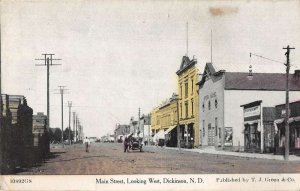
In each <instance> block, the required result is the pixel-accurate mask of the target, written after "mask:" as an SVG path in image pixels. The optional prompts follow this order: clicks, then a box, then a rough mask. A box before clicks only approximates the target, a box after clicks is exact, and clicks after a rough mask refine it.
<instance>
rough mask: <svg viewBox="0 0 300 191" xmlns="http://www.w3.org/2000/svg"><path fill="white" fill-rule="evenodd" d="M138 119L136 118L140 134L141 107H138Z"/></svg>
mask: <svg viewBox="0 0 300 191" xmlns="http://www.w3.org/2000/svg"><path fill="white" fill-rule="evenodd" d="M138 115H139V119H138V134H140V115H141V108H139V114H138Z"/></svg>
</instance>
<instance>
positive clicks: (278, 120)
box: [274, 116, 300, 133]
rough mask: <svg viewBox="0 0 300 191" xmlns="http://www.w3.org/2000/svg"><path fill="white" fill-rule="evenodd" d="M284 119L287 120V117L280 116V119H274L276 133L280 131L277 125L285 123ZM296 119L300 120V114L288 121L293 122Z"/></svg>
mask: <svg viewBox="0 0 300 191" xmlns="http://www.w3.org/2000/svg"><path fill="white" fill-rule="evenodd" d="M284 120H285V118H280V119H276V120H275V121H274V127H275V133H276V132H277V131H278V126H277V125H278V124H281V123H283V122H284ZM294 121H300V116H297V117H291V118H289V120H288V123H292V122H294Z"/></svg>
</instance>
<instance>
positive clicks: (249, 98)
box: [197, 63, 300, 150]
mask: <svg viewBox="0 0 300 191" xmlns="http://www.w3.org/2000/svg"><path fill="white" fill-rule="evenodd" d="M299 74H300V72H299V71H295V73H294V74H289V78H290V100H298V99H299V98H300V75H299ZM197 84H198V85H199V126H200V130H199V137H200V138H199V139H200V144H201V145H203V146H212V147H215V148H218V147H220V148H224V149H225V148H228V149H232V150H243V149H244V146H245V145H244V144H245V137H247V136H245V132H246V133H247V132H249V130H248V129H249V128H248V129H247V126H249V125H253V128H252V130H251V131H250V133H251V132H257V134H256V136H257V140H256V141H258V140H259V137H262V138H263V136H264V135H263V132H262V130H263V129H264V128H263V126H262V125H263V124H260V125H257V124H256V123H257V121H256V122H255V121H251V122H249V119H246V121H244V119H245V117H246V118H247V116H245V112H246V114H247V112H248V111H244V109H245V108H243V107H241V106H243V105H246V104H249V103H252V102H255V101H257V100H260V103H259V108H268V107H274V106H275V105H278V104H280V103H282V102H284V101H285V96H286V93H285V84H286V74H284V73H253V75H252V76H251V78H249V73H242V72H226V71H225V70H218V71H216V70H215V68H214V67H213V65H212V64H211V63H207V64H206V66H205V69H204V72H203V74H202V79H201V80H200V81H199V82H198V83H197ZM251 107H252V106H251ZM251 107H250V108H251ZM253 107H254V106H253ZM246 108H247V105H246ZM251 109H253V108H251ZM257 111H258V110H257ZM255 112H256V111H255ZM250 113H251V112H250V110H249V112H248V114H249V116H250ZM248 114H247V115H248ZM260 114H263V111H262V112H260ZM251 115H253V112H252V114H251ZM260 119H262V118H260ZM259 132H261V133H259ZM262 140H263V139H260V140H259V141H258V143H259V142H261V143H263V142H262ZM251 141H252V140H251ZM246 143H247V141H246ZM260 146H262V144H261V145H260ZM262 149H263V148H262Z"/></svg>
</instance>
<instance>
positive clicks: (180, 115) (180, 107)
mask: <svg viewBox="0 0 300 191" xmlns="http://www.w3.org/2000/svg"><path fill="white" fill-rule="evenodd" d="M180 118H182V103H180Z"/></svg>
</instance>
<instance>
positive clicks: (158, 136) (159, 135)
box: [153, 129, 165, 140]
mask: <svg viewBox="0 0 300 191" xmlns="http://www.w3.org/2000/svg"><path fill="white" fill-rule="evenodd" d="M158 139H165V132H164V130H163V129H161V130H159V131H158V132H157V133H156V134H155V135H154V136H153V140H158Z"/></svg>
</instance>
